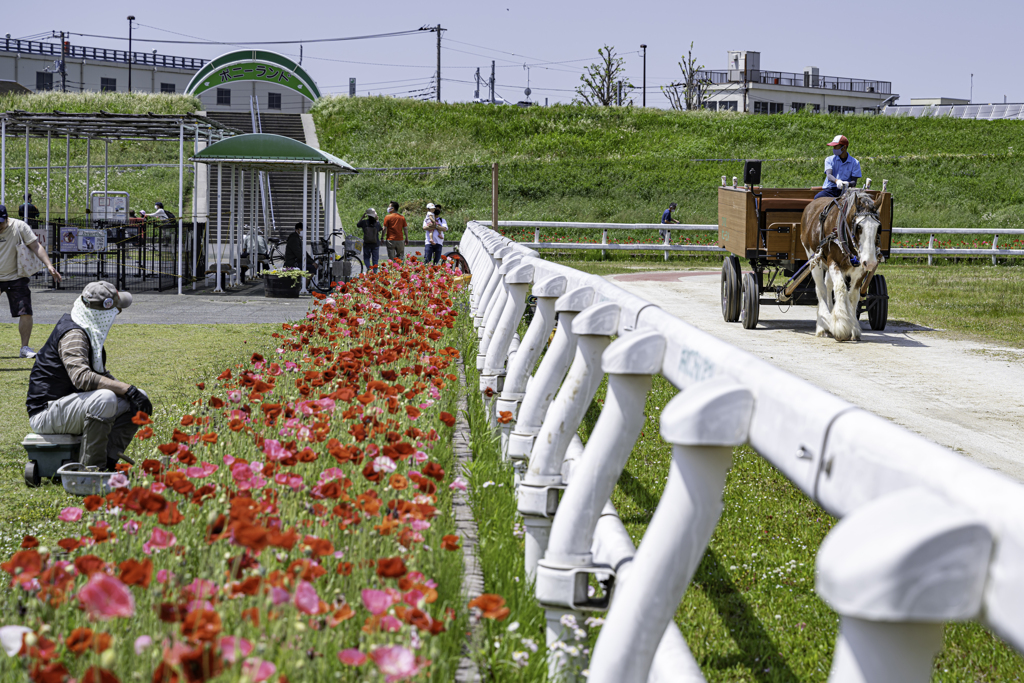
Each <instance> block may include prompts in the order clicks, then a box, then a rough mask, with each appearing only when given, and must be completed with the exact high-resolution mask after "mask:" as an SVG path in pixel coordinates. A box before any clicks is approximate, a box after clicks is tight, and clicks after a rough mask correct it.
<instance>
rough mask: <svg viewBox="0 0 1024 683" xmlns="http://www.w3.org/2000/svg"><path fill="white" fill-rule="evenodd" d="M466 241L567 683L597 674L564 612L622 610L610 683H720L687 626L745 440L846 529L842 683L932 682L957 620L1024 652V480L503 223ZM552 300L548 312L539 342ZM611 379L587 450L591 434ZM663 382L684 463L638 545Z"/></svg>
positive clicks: (472, 231)
mask: <svg viewBox="0 0 1024 683" xmlns="http://www.w3.org/2000/svg"><path fill="white" fill-rule="evenodd" d="M460 246H461V251H462V253H463V255H465V257H466V258H467V259H468V261H469V263H470V265H471V268H472V271H473V279H472V293H471V298H470V302H471V303H470V310H471V313H472V314H473V316H474V323H475V326H476V328H477V330H478V335H479V339H480V344H479V355H478V356H477V358H476V363H477V368H479V369H480V372H481V378H480V387H479V388H480V390H481V391H484V390H485V389H487V388H488V387H490V388H493V389H494V390H495V391H500V395H499V396H497V397H496V398H494V399H491V400H490V401H489V402H488V406H489V410H491V411H492V413H491V418H492V419H493V418H494V417H495V416H496V415H498V414H500V413H501V412H502V411H509V412H511V413H512V415H513V420H512V422H510V423H508V424H503V425H501V427H502V431H503V434H502V443H503V447H504V449H505V453H506V455H507V457H509V458H511V459H512V460H513V461H514V463H515V464H516V468H517V482H518V488H517V496H518V507H519V512H520V514H522V516H523V520H524V524H525V527H526V558H525V562H526V571H527V575H528V576H529V578H530V579H531V580H535V581H536V595H537V599H538V601H539V602H540V604H541V605H542V606H543V607H544V608H545V610H546V615H547V625H548V626H547V637H548V643H549V645H550V646H553V647H549V650H548V651H549V668H550V671H551V674H552V678H553V679H554V678H555V677H558V676H562V677H563V678H566V677H567V678H572V677H573V674H572V671H573V670H575V668H579V667H583V666H587V662H585V661H584V662H579V661H573V660H571V659H570V655H569V654H568V653H569V652H572V651H573V650H572V648H566V647H561V648H560V647H557V646H554V645H555V644H556V643H557V642H558V641H560V640H563V639H565V640H572V636H571V629H569V628H567V627H566V626H565V625H564V624H563V623H562V621H563V620H562V617H563V616H564V615H566V614H574V615H577V617H582V616H583V614H584V613H586V612H588V611H603V610H606V609H607V610H608V614H607V618H606V621H605V624H604V626H603V627H602V630H601V633H600V635H599V637H598V640H597V644H596V646H595V648H594V653H593V657H592V659H591V661H590V662H589V669H590V674H589V675H590V678H589V680H590V681H591V683H593V682H597V683H613V682H614V683H621V682H622V681H703V680H704V677H703V675H702V674H701V671H700V669H699V667H698V666H697V664H696V662H695V661H694V658H693V656H692V655H691V653H690V651H689V649H688V648H687V645H686V643H685V641H684V639H683V637H682V635H681V633H680V631H679V629H678V628H677V627H676V625H675V623H674V621H673V616H674V615H675V612H676V610H677V609H678V606H679V603H680V601H681V599H682V597H683V594H684V593H685V591H686V587H687V585H688V584H689V582H690V581H691V580H692V578H693V575H694V572H695V571H696V568H697V565H698V563H699V562H700V559H701V557H702V556H703V554H704V551H705V549H706V547H707V545H708V542H709V541H710V539H711V535H712V533H713V531H714V529H715V526H716V525H717V523H718V519H719V516H720V514H721V512H722V491H723V488H724V484H725V476H726V473H727V471H728V469H729V467H730V465H731V458H732V450H733V448H734V447H735V446H738V445H741V444H750V446H751V447H753V448H754V450H756V451H757V452H758V453H759V454H760V455H761V457H763V458H765V459H767V460H768V461H769V462H770V463H771V464H772V465H774V466H775V467H776V468H777V469H778V470H779V471H780V472H782V473H783V474H784V475H785V476H786V477H787V478H788V479H789V480H790V481H791V482H793V484H794V485H796V486H797V487H798V488H799V489H800V490H801V491H802V492H803V493H804V494H805V495H807V496H808V497H809V498H811V499H812V500H814V501H815V502H817V503H818V504H819V505H821V506H822V507H823V508H824V509H825V510H827V511H828V512H829V513H831V514H832V515H835V516H836V517H838V518H840V521H839V523H838V524H837V525H836V526H835V527H834V528H833V530H832V531H831V532H830V533H829V535H828V536H827V538H826V539H825V541H824V543H823V544H822V546H821V548H820V549H819V551H818V553H817V561H816V563H817V572H816V573H817V578H816V590H817V592H818V594H819V595H820V596H821V597H822V598H823V599H824V600H825V601H826V602H827V603H828V604H829V605H830V606H831V607H832V608H833V609H835V610H836V612H838V613H839V615H840V628H839V637H838V642H837V644H836V649H835V656H834V658H833V661H832V671H831V675H830V678H829V680H830V681H832V682H833V683H853V682H854V681H857V682H862V681H882V680H886V681H901V682H903V683H914V682H915V681H921V682H922V683H923V682H926V681H928V680H929V679H930V676H931V671H932V661H933V658H934V656H935V655H936V654H937V653H938V651H939V650H940V648H941V647H942V634H943V624H944V623H945V622H947V621H964V620H977V621H979V622H981V623H982V624H984V625H986V626H987V627H989V628H990V629H992V630H993V631H994V632H995V633H996V634H998V635H999V636H1000V637H1001V638H1003V639H1004V640H1006V641H1007V642H1008V643H1010V644H1011V645H1012V646H1013V647H1015V648H1016V649H1017V650H1019V651H1024V485H1021V484H1019V483H1017V482H1015V481H1012V480H1010V479H1008V478H1006V477H1004V476H1002V475H1000V474H996V473H994V472H991V471H989V470H987V469H986V468H984V467H982V466H980V465H978V464H976V463H974V462H971V461H970V460H967V459H966V458H964V457H963V456H960V455H957V454H955V453H953V452H952V451H950V450H948V449H946V448H943V447H941V446H938V445H937V444H935V443H932V442H931V441H928V440H927V439H924V438H922V437H920V436H918V435H916V434H913V433H911V432H909V431H907V430H905V429H903V428H901V427H898V426H896V425H895V424H893V423H891V422H889V421H888V420H885V419H883V418H881V417H878V416H877V415H874V414H872V413H870V412H868V411H866V410H862V409H860V408H857V407H855V406H853V405H851V404H849V403H847V402H845V401H843V400H841V399H839V398H837V397H835V396H833V395H832V394H830V393H828V392H827V391H824V390H822V389H819V388H817V387H815V386H813V385H811V384H809V383H808V382H805V381H804V380H801V379H799V378H797V377H795V376H793V375H791V374H788V373H786V372H784V371H782V370H780V369H779V368H777V367H775V366H773V365H771V364H769V363H767V362H765V361H763V360H760V359H758V358H755V357H754V356H752V355H750V354H748V353H745V352H743V351H740V350H739V349H736V348H735V347H733V346H730V345H729V344H727V343H725V342H723V341H721V340H719V339H716V338H715V337H713V336H711V335H710V334H707V333H706V332H702V331H701V330H698V329H697V328H695V327H693V326H691V325H689V324H687V323H686V322H683V321H682V320H680V319H678V318H676V317H674V316H672V315H669V314H668V313H666V312H665V311H663V310H662V309H660V308H658V307H657V306H656V305H654V304H652V303H650V302H648V301H646V300H644V299H641V298H639V297H637V296H634V295H632V294H630V293H628V292H626V291H624V290H622V289H620V288H618V287H616V286H615V285H614V284H612V283H611V282H609V281H607V280H605V279H603V278H601V277H598V276H593V275H588V274H585V273H581V272H579V271H576V270H573V269H571V268H568V267H565V266H562V265H559V264H555V263H551V262H548V261H545V260H543V259H541V258H539V256H538V254H537V252H535V251H533V250H531V249H528V248H527V247H525V246H524V245H521V244H516V243H515V242H512V241H510V240H509V239H507V238H505V237H502V236H501V235H499V234H498V233H496V232H494V231H493V230H491V228H490V227H489V226H487V225H485V224H483V223H479V222H470V223H469V225H468V226H467V229H466V232H465V233H464V235H463V237H462V241H461V244H460ZM531 285H532V293H533V295H534V296H536V297H537V309H536V313H535V315H534V317H533V320H532V322H531V323H530V325H529V327H528V330H527V332H526V333H525V335H524V336H523V338H522V340H520V339H518V337H517V336H516V334H515V332H516V329H517V325H518V322H519V320H520V318H521V317H522V315H523V311H524V308H525V305H526V301H525V300H526V295H527V289H528V288H529V287H530V286H531ZM556 315H557V316H558V327H557V330H556V332H555V335H554V337H553V338H551V341H550V344H548V340H549V337H550V335H551V332H552V329H554V326H555V317H556ZM612 336H617V338H616V339H615V341H612ZM545 345H547V352H546V353H545V354H544V358H543V360H542V361H541V362H540V363H539V365H538V359H539V358H540V354H541V351H542V350H543V349H544V347H545ZM469 362H472V361H471V360H470V361H469ZM535 366H537V367H536V368H535ZM606 374H607V376H608V389H607V392H608V393H607V398H606V400H605V403H604V406H603V408H602V410H601V413H600V417H599V418H598V421H597V423H596V425H595V427H594V430H593V432H592V434H591V437H590V439H589V440H588V442H587V444H586V446H585V447H584V446H583V445H582V443H581V442H580V439H579V437H578V436H577V434H576V432H577V430H578V428H579V426H580V423H581V421H582V418H583V415H584V413H585V412H586V410H587V407H588V406H589V405H590V403H591V401H592V400H593V397H594V394H595V392H596V390H597V387H598V385H599V384H600V382H601V379H602V378H603V376H604V375H606ZM655 374H661V375H662V376H664V377H665V378H666V379H667V380H668V381H669V382H671V383H672V384H673V385H674V386H676V387H677V388H679V389H680V393H679V394H678V395H677V396H676V397H675V398H673V399H672V400H671V401H670V402H669V404H668V405H667V406H666V408H665V409H664V411H663V413H662V415H661V418H660V419H661V435H662V437H663V438H664V439H665V440H666V441H667V442H669V443H670V444H672V464H671V469H670V473H669V479H668V482H667V484H666V487H665V492H664V494H663V495H662V497H661V500H660V502H659V504H658V508H657V511H656V512H655V514H654V516H653V518H652V520H651V523H650V524H649V525H648V527H647V531H646V533H645V535H644V537H643V539H642V542H641V544H640V547H639V549H635V548H634V546H633V543H632V542H631V540H630V537H629V534H627V533H626V530H625V528H624V527H623V525H622V522H621V521H620V520H619V518H618V515H617V514H616V512H615V508H614V507H613V506H612V504H611V501H610V498H611V494H612V490H613V489H614V487H615V484H616V481H617V480H618V478H619V476H620V474H621V473H622V471H623V468H624V467H625V465H626V461H627V460H628V458H629V455H630V453H631V451H632V449H633V445H634V443H635V442H636V439H637V437H638V435H639V433H640V430H641V427H642V426H643V423H644V419H645V416H644V414H643V409H644V403H645V396H646V394H647V392H648V391H649V390H650V387H651V383H652V377H653V375H655ZM531 375H532V377H531ZM485 394H486V392H485ZM560 493H561V496H560V495H559V494H560ZM590 576H595V577H596V578H598V579H599V580H607V579H609V578H610V577H613V579H614V582H613V583H612V584H611V585H612V586H613V588H612V590H611V594H610V605H609V603H608V599H607V598H605V599H600V598H594V597H590V596H588V590H587V588H588V583H589V577H590ZM566 621H568V620H566ZM578 623H579V624H580V626H581V627H582V623H583V620H582V619H581V618H580V619H578ZM567 632H569V633H567Z"/></svg>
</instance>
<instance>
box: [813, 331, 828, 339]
mask: <svg viewBox="0 0 1024 683" xmlns="http://www.w3.org/2000/svg"><path fill="white" fill-rule="evenodd" d="M814 336H815V337H824V338H828V337H831V336H832V333H831V332H829V331H828V330H818V331H817V332H815V333H814Z"/></svg>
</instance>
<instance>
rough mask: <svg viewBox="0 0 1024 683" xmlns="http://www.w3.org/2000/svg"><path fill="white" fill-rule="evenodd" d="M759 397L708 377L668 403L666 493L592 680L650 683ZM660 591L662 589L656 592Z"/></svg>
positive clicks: (605, 634) (612, 614)
mask: <svg viewBox="0 0 1024 683" xmlns="http://www.w3.org/2000/svg"><path fill="white" fill-rule="evenodd" d="M753 409H754V397H753V395H752V394H751V392H750V391H749V390H748V389H746V388H744V387H742V386H741V385H739V384H737V383H735V382H733V381H732V380H729V379H709V380H706V381H704V382H700V383H698V384H695V385H693V386H691V387H690V388H688V389H686V390H685V391H683V392H682V393H681V394H679V395H678V396H676V397H675V398H673V399H672V400H671V401H669V404H668V405H667V406H665V410H664V411H662V415H661V435H662V437H663V438H664V439H665V440H666V441H668V442H669V443H671V444H672V465H671V468H670V470H669V478H668V483H667V485H666V486H665V492H664V493H663V494H662V496H661V501H660V502H659V503H658V509H657V511H656V512H655V513H654V517H653V519H652V520H651V523H650V524H649V525H648V527H647V532H646V533H645V534H644V539H643V541H642V542H641V543H640V549H639V550H638V551H637V554H636V557H635V558H634V559H633V569H632V572H633V576H632V578H631V579H630V581H629V583H627V584H626V585H625V586H623V587H622V589H621V590H620V591H617V592H616V595H615V597H614V599H613V600H612V606H611V610H610V611H609V612H608V618H607V620H606V622H605V625H604V627H603V628H602V629H601V635H600V636H599V637H598V640H597V645H596V646H595V647H594V657H593V659H592V661H591V666H590V681H591V682H592V683H595V682H596V683H619V682H620V681H646V680H647V677H648V673H649V671H650V669H651V664H652V663H653V661H654V655H655V652H656V650H657V648H658V644H659V642H660V641H661V638H662V635H663V634H664V632H665V628H666V627H667V626H668V625H669V623H670V622H671V621H672V618H673V616H675V613H676V610H677V609H678V607H679V603H680V601H681V600H682V598H683V594H684V593H685V592H686V587H687V585H689V583H690V580H691V579H692V578H693V574H694V572H695V571H696V570H697V565H698V564H699V563H700V559H701V557H703V555H704V549H705V548H706V547H707V544H708V542H709V541H710V540H711V535H712V534H713V533H714V530H715V526H716V525H717V524H718V518H719V517H720V515H721V513H722V490H723V489H724V487H725V475H726V473H727V472H728V471H729V467H730V466H731V465H732V449H733V448H734V447H735V446H739V445H741V444H743V443H746V441H747V434H748V430H749V428H750V421H751V416H752V414H753ZM651 586H657V590H651Z"/></svg>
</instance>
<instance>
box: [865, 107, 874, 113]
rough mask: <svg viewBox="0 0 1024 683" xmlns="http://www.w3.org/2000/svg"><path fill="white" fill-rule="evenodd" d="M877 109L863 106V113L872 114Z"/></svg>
mask: <svg viewBox="0 0 1024 683" xmlns="http://www.w3.org/2000/svg"><path fill="white" fill-rule="evenodd" d="M876 111H877V110H876V109H875V108H874V107H864V113H865V114H874V113H875V112H876Z"/></svg>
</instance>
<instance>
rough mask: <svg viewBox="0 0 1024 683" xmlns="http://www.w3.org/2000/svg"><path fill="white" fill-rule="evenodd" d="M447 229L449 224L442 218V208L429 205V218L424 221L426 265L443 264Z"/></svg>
mask: <svg viewBox="0 0 1024 683" xmlns="http://www.w3.org/2000/svg"><path fill="white" fill-rule="evenodd" d="M447 229H448V224H447V223H446V222H445V220H444V219H443V218H441V207H440V206H435V205H434V204H427V217H426V218H424V219H423V231H424V233H425V236H424V239H423V243H424V246H425V249H424V253H423V261H424V263H434V264H438V263H440V262H441V248H442V247H443V246H444V232H445V230H447Z"/></svg>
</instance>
